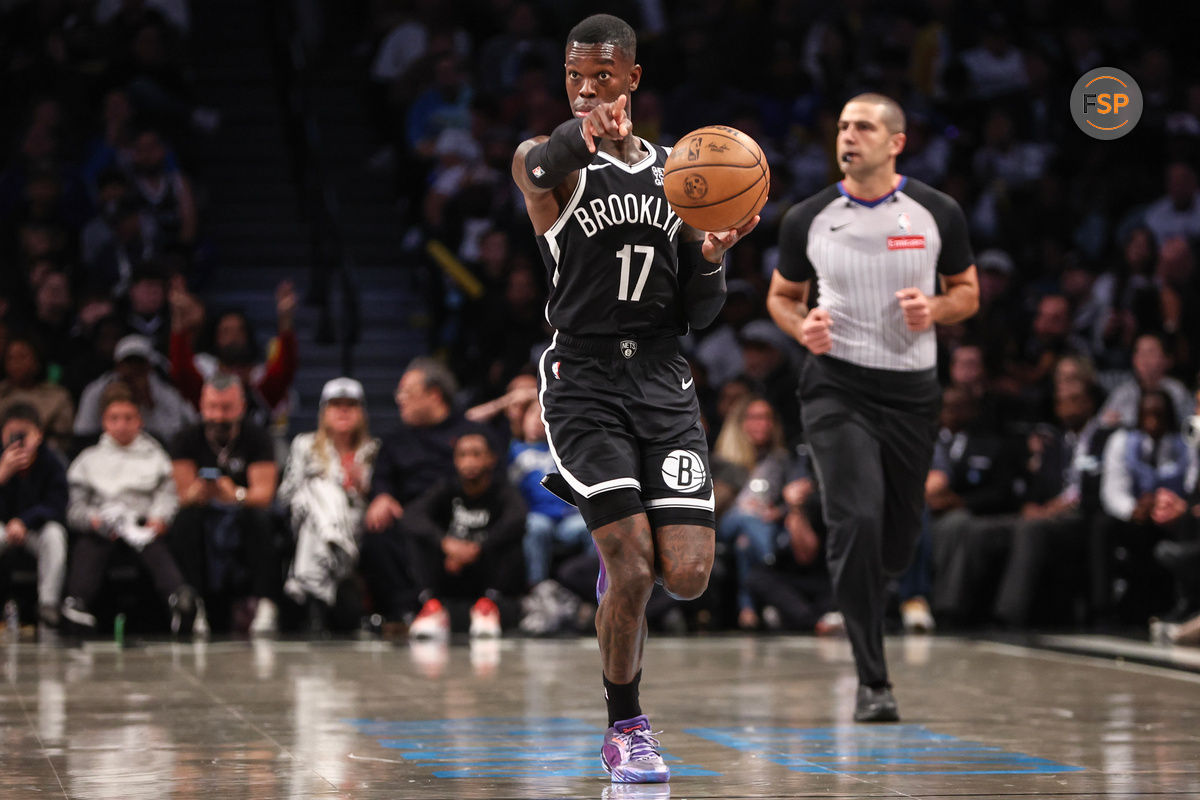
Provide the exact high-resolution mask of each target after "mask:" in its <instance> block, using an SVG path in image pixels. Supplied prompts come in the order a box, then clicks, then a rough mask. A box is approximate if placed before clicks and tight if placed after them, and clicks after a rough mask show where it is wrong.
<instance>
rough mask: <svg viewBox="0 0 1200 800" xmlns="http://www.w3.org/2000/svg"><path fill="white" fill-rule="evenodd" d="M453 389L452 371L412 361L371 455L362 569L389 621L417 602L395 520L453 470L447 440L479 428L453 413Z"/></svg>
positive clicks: (405, 542) (408, 613) (407, 613)
mask: <svg viewBox="0 0 1200 800" xmlns="http://www.w3.org/2000/svg"><path fill="white" fill-rule="evenodd" d="M457 390H458V387H457V385H456V383H455V381H454V376H453V375H452V374H451V373H450V370H448V369H446V367H445V366H443V365H442V364H441V363H440V362H438V361H435V360H433V359H430V358H417V359H413V361H412V363H410V364H409V365H408V369H406V370H405V371H404V375H403V376H401V378H400V383H399V385H398V386H397V387H396V405H397V406H399V408H400V421H401V423H402V424H401V426H400V429H399V430H397V431H396V432H394V433H392V434H390V435H388V436H384V437H383V440H382V442H381V443H380V448H379V455H378V456H377V457H376V460H375V472H374V474H373V475H372V477H371V503H370V505H369V506H367V513H366V517H365V522H366V529H367V534H366V536H365V537H364V538H363V543H362V572H363V577H364V578H366V581H367V588H368V589H369V590H370V593H371V597H372V599H373V601H374V603H375V609H376V611H378V612H379V613H380V614H382V615H383V616H384V617H385V618H386V619H388V620H389V621H391V622H403V621H404V620H405V618H406V617H407V618H408V619H409V620H411V618H412V615H414V614H415V613H416V611H417V610H418V608H419V607H420V603H419V602H418V599H417V590H416V586H415V584H414V577H413V573H412V571H411V567H412V562H413V554H412V552H411V541H410V540H411V537H410V536H408V535H407V533H406V531H405V530H404V524H403V523H404V520H403V519H402V518H403V517H404V516H405V514H406V508H407V506H408V504H409V503H411V502H412V501H414V500H416V499H417V498H418V497H420V496H421V495H422V494H424V493H425V492H426V491H427V490H428V489H430V487H432V486H433V485H434V484H436V483H438V482H439V481H440V480H443V479H449V478H452V477H453V476H454V456H453V450H454V442H455V441H456V440H457V439H458V438H459V437H461V436H463V435H465V434H467V433H476V432H481V431H482V430H483V429H482V428H481V427H479V426H478V425H477V424H476V423H472V422H468V421H467V420H466V419H465V418H464V417H463V416H462V415H461V414H458V413H457V412H455V411H454V406H453V398H454V394H455V392H456V391H457Z"/></svg>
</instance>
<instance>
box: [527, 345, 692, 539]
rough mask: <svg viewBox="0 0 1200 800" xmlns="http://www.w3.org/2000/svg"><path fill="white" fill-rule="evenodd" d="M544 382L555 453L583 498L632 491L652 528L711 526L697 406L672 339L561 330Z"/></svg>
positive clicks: (545, 364)
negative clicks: (587, 335) (581, 335)
mask: <svg viewBox="0 0 1200 800" xmlns="http://www.w3.org/2000/svg"><path fill="white" fill-rule="evenodd" d="M539 379H540V384H541V393H540V397H541V403H542V421H543V422H544V423H545V426H546V435H547V438H548V439H549V443H550V452H551V454H552V455H553V456H554V461H555V463H556V464H557V465H558V469H559V472H561V473H562V476H563V478H565V479H566V481H567V483H568V484H569V485H570V487H571V490H572V491H573V492H574V493H575V495H576V496H577V497H581V498H586V499H588V500H591V499H592V498H595V497H597V496H598V495H602V494H603V493H605V492H609V491H612V490H615V489H622V488H628V489H633V490H635V491H637V492H638V493H639V494H640V496H641V501H642V505H643V507H644V508H645V510H646V512H647V514H648V515H650V517H651V523H652V524H654V525H655V526H656V527H657V526H658V525H662V524H673V523H683V522H686V523H691V524H704V525H709V526H712V525H713V524H714V523H713V484H712V475H711V473H710V470H709V464H708V443H707V440H706V439H705V436H704V429H703V427H702V426H701V424H700V404H699V401H698V400H697V399H696V390H695V388H694V387H693V385H692V380H693V379H692V374H691V370H690V369H689V368H688V364H687V360H686V359H685V358H684V357H683V356H682V355H680V354H679V349H678V346H677V345H676V342H675V340H674V339H654V340H649V341H640V342H639V341H634V340H631V339H626V340H615V339H614V340H596V339H587V340H579V339H575V338H572V337H568V336H566V335H565V334H555V337H554V341H553V342H552V343H551V345H550V347H549V348H548V349H547V350H546V351H545V352H544V353H543V354H542V358H541V360H540V362H539ZM580 505H581V506H585V505H587V504H586V503H581V504H580ZM586 516H587V515H586V514H585V517H586ZM589 522H590V520H589Z"/></svg>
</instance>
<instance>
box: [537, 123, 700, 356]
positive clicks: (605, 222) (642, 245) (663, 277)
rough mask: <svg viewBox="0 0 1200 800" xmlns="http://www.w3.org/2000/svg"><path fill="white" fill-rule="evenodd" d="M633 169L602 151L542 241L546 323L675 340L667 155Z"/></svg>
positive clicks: (576, 331) (674, 239)
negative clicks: (665, 189) (665, 181)
mask: <svg viewBox="0 0 1200 800" xmlns="http://www.w3.org/2000/svg"><path fill="white" fill-rule="evenodd" d="M640 141H641V143H642V145H643V146H644V147H645V148H646V149H647V150H648V151H649V152H648V153H647V155H646V157H645V158H644V159H642V160H641V161H639V162H638V163H636V164H633V165H630V164H626V163H624V162H622V161H619V160H618V159H616V158H615V157H613V156H611V155H609V154H608V153H603V152H598V153H596V156H595V158H593V159H592V163H591V164H589V165H588V166H587V168H586V169H582V170H580V171H579V185H578V186H576V187H575V192H574V194H572V195H571V198H570V200H569V201H568V202H567V204H566V206H565V207H564V208H563V211H562V214H561V215H559V218H558V219H557V220H556V221H555V223H554V225H553V226H552V227H551V228H550V230H548V231H546V233H545V234H543V235H541V236H539V237H537V240H538V247H539V248H541V251H542V258H543V259H544V260H545V262H546V270H547V272H548V275H549V283H550V299H549V301H548V302H547V303H546V319H547V320H548V321H549V322H550V324H551V325H552V326H553V327H554V328H555V329H557V330H560V331H562V332H563V333H566V334H569V335H572V336H630V337H635V338H637V337H641V338H652V337H666V336H677V335H680V334H682V333H685V332H686V331H687V324H686V322H685V318H684V313H683V305H682V302H681V299H680V296H679V281H678V267H679V260H678V253H677V246H678V243H679V229H680V227H682V225H683V221H682V220H681V219H679V217H677V216H675V212H674V211H672V210H671V207H670V205H668V203H667V198H666V197H665V196H664V195H663V188H662V185H663V164H664V162H665V161H666V158H667V153H668V151H667V150H666V149H665V148H662V147H657V146H655V145H652V144H650V143H649V142H647V141H646V140H644V139H642V140H640Z"/></svg>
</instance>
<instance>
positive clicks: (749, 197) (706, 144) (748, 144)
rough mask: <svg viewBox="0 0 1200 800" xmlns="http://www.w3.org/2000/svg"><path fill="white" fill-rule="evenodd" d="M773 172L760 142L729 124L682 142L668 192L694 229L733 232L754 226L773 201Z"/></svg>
mask: <svg viewBox="0 0 1200 800" xmlns="http://www.w3.org/2000/svg"><path fill="white" fill-rule="evenodd" d="M770 187H771V170H770V169H769V168H768V167H767V159H766V157H765V156H763V151H762V148H761V147H759V146H758V142H756V141H754V140H753V139H752V138H750V137H749V136H747V135H746V134H744V133H742V132H741V131H739V130H737V129H735V128H730V127H727V126H725V125H708V126H705V127H703V128H698V129H696V130H694V131H692V132H691V133H689V134H688V135H686V136H684V137H683V138H682V139H680V140H679V142H678V143H676V145H675V147H674V148H673V149H672V150H671V155H669V156H668V157H667V163H666V166H665V168H664V170H663V191H664V192H665V193H666V195H667V202H668V203H670V204H671V208H672V209H673V210H674V211H675V213H676V214H677V215H678V216H679V218H680V219H682V220H683V221H684V222H686V223H687V224H688V225H691V226H692V227H693V228H697V229H699V230H702V231H727V230H730V229H731V228H737V227H740V226H742V225H744V224H745V223H747V222H749V221H750V220H751V219H752V218H753V217H754V215H755V214H757V213H758V212H759V211H760V210H762V207H763V205H764V204H765V203H766V202H767V191H768V189H770Z"/></svg>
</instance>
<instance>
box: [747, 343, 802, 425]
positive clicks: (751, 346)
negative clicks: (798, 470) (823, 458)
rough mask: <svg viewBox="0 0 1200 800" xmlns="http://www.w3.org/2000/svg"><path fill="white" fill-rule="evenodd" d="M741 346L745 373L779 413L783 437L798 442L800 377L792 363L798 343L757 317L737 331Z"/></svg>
mask: <svg viewBox="0 0 1200 800" xmlns="http://www.w3.org/2000/svg"><path fill="white" fill-rule="evenodd" d="M738 341H739V342H740V343H741V345H742V374H743V375H744V376H745V377H747V378H749V379H750V380H751V381H752V382H753V383H754V384H755V388H756V390H757V391H758V392H759V393H760V394H762V396H763V397H764V398H766V400H767V402H769V403H770V404H771V408H773V409H775V412H776V413H777V414H778V415H779V416H778V418H777V420H778V422H779V424H781V425H782V427H783V437H784V440H785V441H786V442H787V443H789V444H795V443H796V442H797V441H798V440H799V438H800V401H799V400H798V399H797V398H796V384H797V382H798V381H799V378H798V376H797V374H796V368H795V366H794V364H793V362H792V356H793V354H794V353H795V352H796V344H795V342H793V341H792V339H791V337H789V336H788V335H787V334H786V333H784V332H783V331H781V330H780V329H779V328H778V326H776V325H775V323H773V322H771V321H769V320H765V319H756V320H754V321H753V322H748V323H746V325H745V326H744V327H743V328H742V329H741V331H739V332H738Z"/></svg>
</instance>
